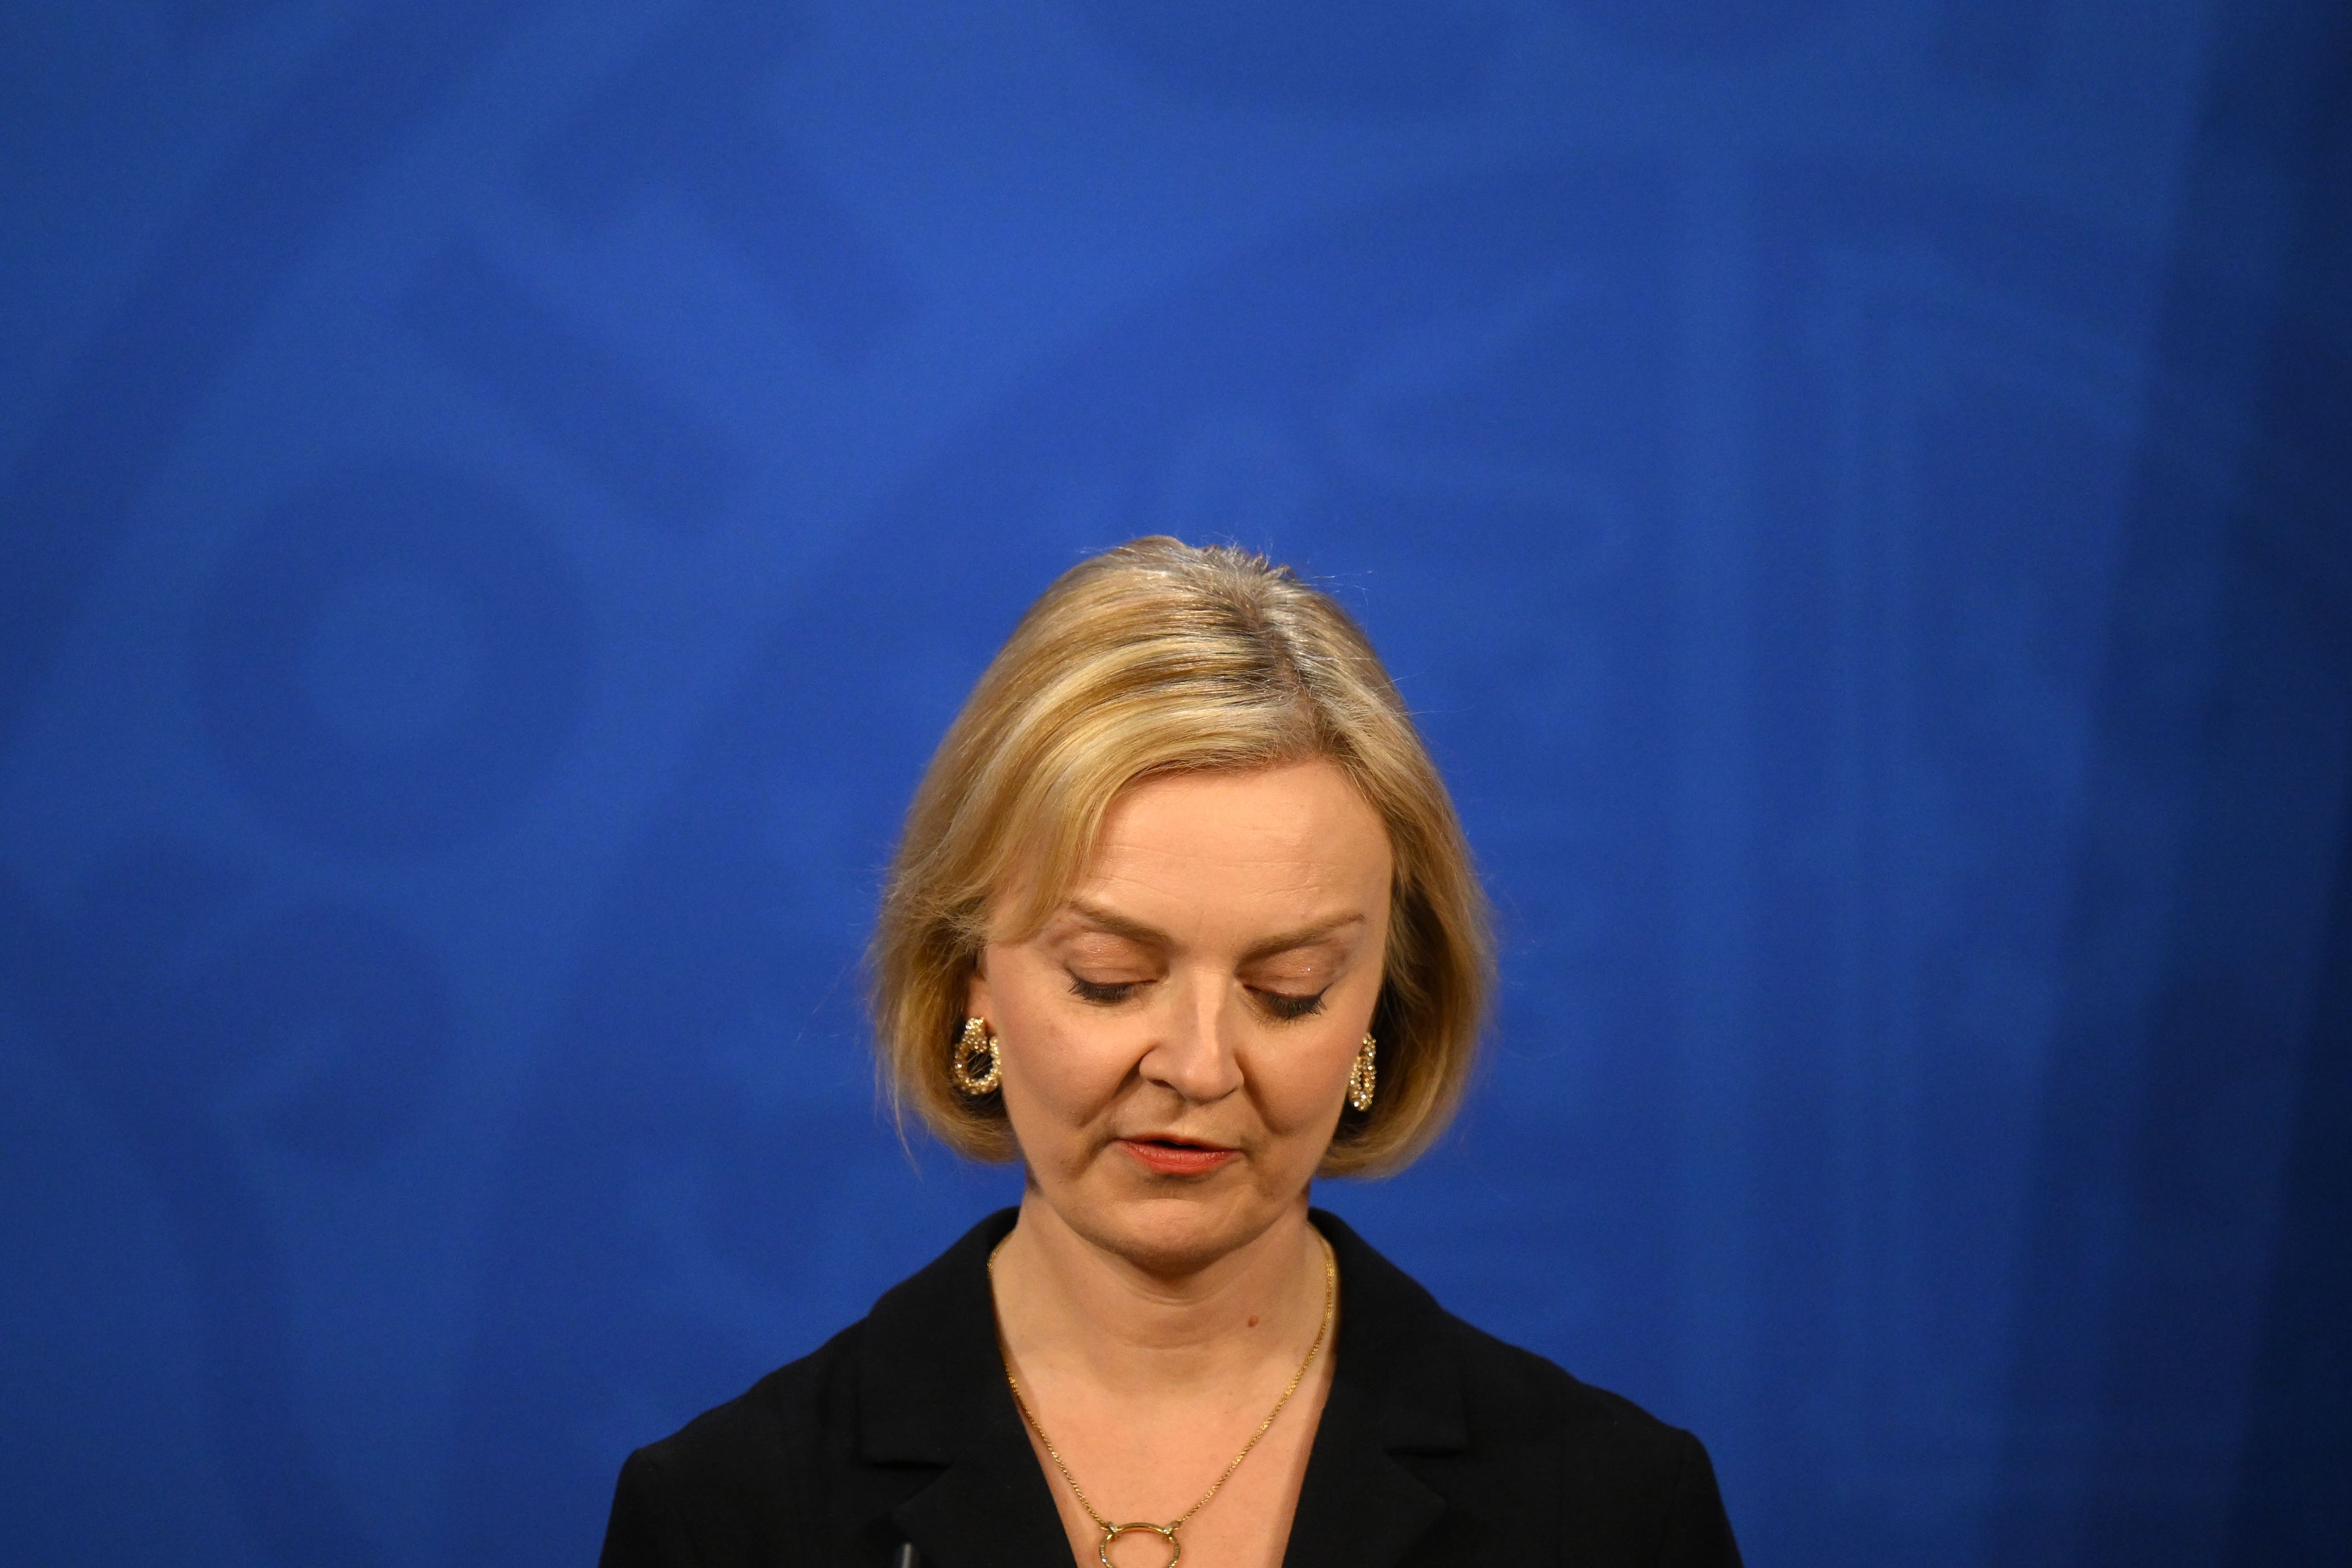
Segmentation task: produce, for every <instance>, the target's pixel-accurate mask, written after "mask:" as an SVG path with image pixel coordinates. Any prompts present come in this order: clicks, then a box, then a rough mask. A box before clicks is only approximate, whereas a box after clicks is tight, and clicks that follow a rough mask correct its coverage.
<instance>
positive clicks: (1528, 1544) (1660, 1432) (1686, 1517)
mask: <svg viewBox="0 0 2352 1568" xmlns="http://www.w3.org/2000/svg"><path fill="white" fill-rule="evenodd" d="M1325 1218H1326V1216H1323V1215H1318V1224H1323V1223H1324V1221H1325ZM1324 1227H1325V1229H1326V1231H1327V1234H1330V1235H1331V1237H1332V1239H1333V1242H1334V1245H1335V1247H1338V1248H1339V1251H1340V1253H1341V1256H1342V1259H1343V1262H1344V1263H1346V1264H1347V1265H1348V1266H1349V1268H1351V1269H1352V1279H1353V1280H1354V1282H1355V1284H1356V1286H1357V1287H1358V1288H1357V1289H1356V1290H1355V1291H1354V1292H1353V1296H1354V1299H1355V1300H1356V1301H1357V1302H1358V1303H1359V1307H1360V1313H1361V1314H1362V1317H1364V1318H1369V1319H1370V1320H1371V1321H1361V1318H1360V1322H1359V1327H1360V1330H1361V1332H1360V1334H1359V1335H1358V1336H1357V1337H1356V1339H1355V1341H1354V1343H1353V1345H1352V1346H1349V1343H1348V1342H1347V1341H1346V1340H1344V1339H1343V1342H1342V1343H1343V1346H1345V1347H1348V1348H1350V1349H1352V1350H1353V1351H1354V1352H1356V1353H1357V1354H1358V1355H1359V1356H1360V1358H1361V1362H1369V1363H1374V1364H1371V1365H1365V1364H1361V1363H1360V1364H1359V1366H1358V1368H1357V1369H1356V1373H1355V1375H1356V1376H1357V1377H1358V1378H1360V1379H1362V1380H1364V1383H1365V1384H1366V1385H1367V1388H1368V1392H1370V1393H1371V1394H1372V1395H1373V1398H1372V1400H1371V1402H1370V1403H1371V1405H1373V1406H1374V1407H1376V1408H1378V1409H1379V1410H1380V1412H1381V1426H1383V1427H1384V1428H1385V1429H1386V1432H1387V1434H1388V1435H1389V1436H1390V1443H1389V1446H1390V1447H1391V1451H1392V1452H1395V1453H1396V1454H1397V1455H1398V1457H1399V1458H1401V1459H1403V1460H1404V1461H1405V1462H1406V1464H1407V1468H1409V1469H1411V1470H1412V1471H1413V1472H1414V1473H1415V1474H1416V1475H1417V1476H1419V1477H1420V1478H1421V1479H1423V1480H1424V1481H1425V1482H1426V1483H1427V1484H1429V1485H1430V1486H1431V1487H1432V1488H1433V1489H1435V1490H1437V1491H1438V1492H1440V1493H1441V1494H1442V1495H1444V1496H1445V1498H1446V1499H1447V1500H1448V1502H1449V1504H1450V1505H1451V1510H1452V1512H1453V1514H1454V1518H1455V1520H1456V1521H1458V1522H1460V1523H1461V1524H1464V1525H1467V1524H1468V1522H1469V1521H1477V1525H1476V1529H1477V1530H1478V1531H1480V1532H1482V1534H1483V1535H1484V1538H1485V1539H1486V1542H1487V1545H1488V1546H1489V1547H1498V1546H1499V1545H1500V1544H1501V1543H1502V1542H1506V1541H1507V1542H1510V1543H1511V1545H1510V1551H1511V1552H1517V1553H1520V1554H1526V1553H1534V1555H1533V1556H1530V1557H1529V1558H1528V1560H1530V1561H1541V1560H1547V1558H1546V1553H1548V1552H1549V1551H1551V1550H1552V1549H1553V1548H1554V1547H1556V1545H1557V1543H1558V1542H1561V1541H1573V1542H1576V1543H1577V1546H1578V1552H1579V1556H1580V1561H1583V1562H1586V1563H1592V1564H1602V1563H1612V1564H1613V1563H1627V1564H1633V1563H1642V1564H1660V1565H1664V1568H1685V1565H1686V1568H1701V1565H1705V1568H1721V1565H1726V1564H1736V1563H1738V1561H1739V1557H1738V1548H1737V1547H1736V1545H1734V1543H1733V1539H1732V1534H1731V1528H1730V1525H1729V1524H1728V1522H1727V1521H1726V1519H1725V1516H1724V1511H1723V1504H1722V1500H1721V1497H1720V1494H1719V1492H1718V1490H1717V1485H1716V1479H1715V1471H1714V1467H1713V1466H1712V1464H1710V1462H1709V1461H1708V1458H1707V1455H1706V1448H1705V1447H1703V1446H1702V1445H1701V1444H1700V1442H1699V1441H1698V1439H1697V1438H1696V1437H1695V1436H1692V1435H1691V1434H1690V1433H1688V1432H1685V1431H1683V1430H1682V1429H1681V1428H1679V1427H1676V1426H1671V1425H1669V1424H1668V1423H1666V1422H1664V1421H1661V1420H1659V1419H1658V1418H1657V1417H1656V1416H1654V1415H1651V1414H1650V1413H1649V1412H1648V1411H1646V1410H1644V1409H1643V1408H1642V1407H1641V1406H1640V1405H1636V1404H1634V1403H1633V1401H1632V1400H1630V1399H1627V1398H1625V1397H1624V1396H1623V1395H1622V1394H1612V1393H1611V1392H1609V1391H1608V1390H1607V1389H1604V1388H1598V1387H1595V1386H1594V1385H1592V1384H1589V1383H1586V1382H1584V1381H1583V1380H1581V1379H1580V1378H1578V1377H1576V1376H1574V1375H1573V1374H1571V1373H1569V1372H1568V1371H1566V1370H1565V1369H1564V1368H1562V1367H1560V1366H1559V1365H1558V1364H1557V1363H1553V1362H1552V1361H1550V1360H1549V1359H1547V1358H1546V1357H1544V1356H1541V1355H1538V1354H1537V1353H1535V1352H1532V1351H1528V1350H1524V1349H1521V1348H1520V1347H1519V1346H1517V1345H1514V1344H1510V1343H1508V1342H1505V1341H1503V1340H1501V1339H1498V1338H1496V1336H1495V1335H1493V1334H1490V1333H1488V1332H1486V1331H1484V1330H1482V1329H1479V1328H1476V1327H1475V1326H1473V1325H1472V1324H1470V1323H1468V1322H1465V1321H1463V1320H1462V1319H1461V1318H1459V1317H1456V1316H1455V1315H1454V1314H1453V1313H1452V1312H1449V1311H1447V1310H1445V1309H1444V1307H1442V1306H1440V1305H1439V1304H1438V1303H1437V1301H1436V1300H1434V1299H1433V1297H1432V1296H1431V1295H1430V1294H1429V1293H1428V1291H1427V1290H1425V1289H1423V1288H1422V1286H1421V1285H1420V1284H1419V1283H1417V1282H1416V1281H1414V1280H1413V1279H1411V1277H1409V1276H1408V1275H1406V1274H1405V1273H1404V1272H1403V1271H1402V1270H1401V1269H1399V1268H1397V1267H1396V1266H1395V1265H1394V1264H1392V1263H1390V1262H1389V1261H1388V1260H1387V1259H1386V1258H1382V1257H1381V1256H1380V1254H1379V1253H1377V1252H1375V1251H1374V1250H1372V1248H1371V1247H1369V1246H1368V1245H1367V1244H1365V1243H1364V1242H1363V1240H1362V1239H1361V1238H1360V1237H1357V1236H1355V1235H1354V1233H1353V1232H1352V1231H1349V1230H1348V1229H1347V1228H1346V1227H1345V1226H1339V1225H1325V1226H1324ZM1344 1326H1345V1325H1344V1320H1343V1330H1344ZM1342 1375H1346V1374H1345V1373H1342ZM1481 1554H1482V1555H1494V1554H1496V1553H1495V1552H1491V1551H1489V1552H1483V1553H1481Z"/></svg>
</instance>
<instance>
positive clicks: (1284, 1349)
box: [995, 1188, 1324, 1394]
mask: <svg viewBox="0 0 2352 1568" xmlns="http://www.w3.org/2000/svg"><path fill="white" fill-rule="evenodd" d="M995 1289H996V1311H997V1321H998V1323H999V1325H1000V1328H1001V1330H1002V1331H1003V1335H1004V1339H1005V1343H1006V1345H1007V1347H1008V1348H1009V1349H1010V1350H1011V1351H1012V1352H1013V1356H1014V1358H1015V1360H1016V1361H1018V1362H1020V1363H1023V1364H1024V1365H1025V1366H1029V1367H1032V1368H1034V1369H1036V1370H1037V1371H1038V1372H1041V1373H1043V1372H1048V1371H1050V1370H1060V1371H1063V1372H1066V1373H1077V1374H1081V1375H1084V1376H1086V1377H1087V1378H1088V1379H1089V1380H1090V1381H1094V1382H1096V1383H1097V1384H1099V1385H1101V1386H1104V1387H1107V1388H1117V1389H1121V1390H1124V1391H1129V1392H1132V1393H1137V1394H1148V1393H1152V1392H1159V1391H1164V1390H1170V1389H1172V1388H1179V1387H1191V1388H1198V1387H1201V1386H1202V1385H1203V1384H1215V1383H1217V1382H1220V1381H1222V1380H1223V1379H1224V1378H1226V1377H1228V1376H1231V1375H1235V1374H1240V1373H1244V1372H1246V1371H1247V1370H1248V1369H1250V1368H1253V1367H1255V1366H1256V1365H1258V1364H1259V1363H1265V1362H1289V1363H1296V1362H1297V1359H1298V1357H1299V1356H1300V1354H1301V1353H1302V1352H1303V1351H1304V1348H1305V1346H1306V1345H1307V1342H1309V1341H1310V1340H1312V1338H1313V1337H1314V1334H1315V1331H1316V1329H1317V1327H1318V1325H1319V1324H1320V1322H1321V1321H1322V1317H1323V1306H1324V1250H1323V1243H1322V1241H1321V1239H1320V1238H1319V1237H1317V1236H1316V1234H1315V1231H1314V1227H1313V1226H1310V1225H1309V1224H1308V1223H1307V1194H1305V1193H1301V1194H1299V1195H1298V1201H1297V1204H1296V1205H1293V1206H1291V1207H1290V1208H1287V1209H1286V1210H1284V1211H1283V1213H1282V1214H1281V1215H1279V1216H1278V1217H1277V1218H1276V1221H1275V1223H1274V1224H1272V1225H1270V1226H1266V1228H1265V1230H1264V1231H1262V1232H1260V1233H1259V1234H1258V1235H1257V1236H1255V1237H1251V1238H1250V1239H1248V1240H1247V1241H1244V1242H1243V1243H1242V1244H1241V1245H1239V1246H1237V1247H1234V1248H1232V1249H1231V1250H1230V1251H1227V1252H1224V1253H1222V1254H1219V1255H1217V1256H1216V1257H1214V1258H1209V1259H1207V1260H1205V1261H1202V1262H1199V1263H1197V1264H1195V1265H1192V1266H1189V1267H1186V1268H1181V1269H1180V1270H1176V1271H1168V1270H1166V1269H1164V1268H1151V1267H1146V1266H1145V1265H1144V1264H1142V1263H1139V1262H1138V1261H1137V1260H1136V1258H1134V1257H1133V1256H1131V1255H1129V1254H1126V1253H1123V1252H1121V1251H1119V1250H1118V1249H1117V1248H1115V1247H1110V1246H1106V1245H1104V1244H1102V1243H1101V1242H1098V1241H1097V1240H1093V1239H1090V1238H1088V1237H1086V1236H1083V1235H1081V1234H1080V1233H1079V1232H1078V1231H1076V1229H1074V1228H1073V1227H1072V1226H1070V1225H1069V1223H1068V1222H1067V1221H1066V1220H1065V1219H1063V1218H1062V1216H1061V1215H1058V1214H1056V1213H1055V1211H1054V1209H1053V1207H1052V1205H1050V1204H1048V1203H1046V1202H1045V1199H1044V1198H1043V1197H1042V1196H1041V1195H1040V1194H1038V1193H1037V1192H1036V1191H1035V1190H1034V1188H1033V1189H1032V1190H1030V1191H1029V1192H1028V1193H1027V1194H1024V1198H1023V1200H1022V1205H1021V1219H1020V1223H1019V1224H1018V1225H1017V1226H1014V1228H1013V1234H1012V1235H1011V1236H1010V1237H1006V1239H1005V1242H1004V1245H1003V1248H1002V1250H1001V1251H1000V1252H999V1253H998V1255H997V1259H996V1268H995Z"/></svg>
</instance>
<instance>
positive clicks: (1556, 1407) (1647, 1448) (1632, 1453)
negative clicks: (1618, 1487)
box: [1444, 1312, 1697, 1479]
mask: <svg viewBox="0 0 2352 1568" xmlns="http://www.w3.org/2000/svg"><path fill="white" fill-rule="evenodd" d="M1444 1323H1445V1334H1446V1337H1447V1339H1448V1340H1449V1341H1450V1342H1451V1345H1452V1349H1453V1351H1454V1356H1455V1361H1456V1365H1457V1366H1458V1368H1459V1369H1460V1373H1461V1378H1462V1391H1463V1397H1464V1401H1465V1406H1466V1408H1465V1416H1466V1417H1467V1419H1468V1422H1469V1425H1470V1427H1471V1429H1472V1431H1473V1432H1474V1433H1475V1434H1476V1435H1477V1436H1480V1437H1482V1438H1484V1439H1485V1440H1486V1441H1487V1442H1489V1443H1498V1442H1499V1443H1512V1442H1531V1443H1539V1444H1542V1445H1545V1446H1547V1447H1554V1448H1557V1449H1558V1450H1559V1452H1560V1453H1561V1455H1562V1456H1563V1458H1567V1459H1570V1460H1571V1461H1573V1462H1576V1463H1580V1464H1588V1465H1606V1466H1608V1467H1609V1468H1612V1470H1614V1471H1617V1472H1620V1473H1622V1474H1624V1475H1626V1476H1628V1477H1629V1478H1630V1477H1631V1476H1633V1475H1652V1476H1663V1477H1665V1478H1669V1479H1670V1478H1671V1477H1672V1476H1673V1475H1674V1474H1675V1472H1676V1471H1677V1470H1678V1469H1679V1468H1680V1467H1681V1466H1682V1465H1684V1464H1685V1463H1686V1462H1687V1458H1688V1455H1689V1451H1690V1449H1691V1448H1692V1447H1696V1444H1697V1439H1696V1438H1695V1437H1693V1436H1691V1435H1690V1434H1689V1433H1687V1432H1685V1431H1683V1430H1682V1429H1681V1428H1679V1427H1676V1426H1668V1425H1667V1424H1666V1423H1665V1422H1664V1421H1661V1420H1659V1419H1658V1418H1657V1417H1656V1416H1654V1415H1651V1414H1650V1413H1649V1412H1648V1411H1646V1410H1644V1409H1643V1408H1642V1407H1641V1406H1640V1405H1636V1404H1634V1403H1633V1401H1632V1400H1630V1399H1628V1398H1626V1397H1625V1396H1624V1395H1622V1394H1612V1393H1611V1392H1610V1391H1609V1390H1607V1389H1605V1388H1596V1387H1594V1386H1593V1385H1592V1384H1589V1383H1586V1382H1584V1381H1583V1380H1582V1379H1580V1378H1579V1377H1577V1376H1575V1375H1574V1374H1573V1373H1570V1372H1568V1371H1567V1370H1566V1369H1565V1368H1563V1367H1561V1366H1560V1365H1559V1363H1555V1362H1552V1361H1550V1360H1549V1359H1547V1358H1546V1357H1543V1356H1540V1355H1538V1354H1537V1353H1536V1352H1533V1351H1529V1350H1522V1349H1521V1348H1520V1347H1518V1346H1517V1345H1515V1344H1510V1343H1507V1342H1505V1341H1502V1340H1499V1339H1496V1337H1495V1336H1494V1335H1493V1334H1490V1333H1488V1332H1486V1331H1485V1330H1483V1329H1479V1328H1476V1327H1475V1326H1473V1325H1471V1324H1469V1323H1466V1322H1465V1321H1462V1320H1461V1319H1460V1318H1457V1317H1455V1316H1454V1315H1453V1314H1452V1313H1451V1312H1447V1313H1444Z"/></svg>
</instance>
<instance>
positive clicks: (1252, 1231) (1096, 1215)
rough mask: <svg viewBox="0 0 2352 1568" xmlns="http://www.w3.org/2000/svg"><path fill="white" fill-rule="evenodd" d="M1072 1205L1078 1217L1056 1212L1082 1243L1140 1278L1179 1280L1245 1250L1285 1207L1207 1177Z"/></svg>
mask: <svg viewBox="0 0 2352 1568" xmlns="http://www.w3.org/2000/svg"><path fill="white" fill-rule="evenodd" d="M1122 1185H1124V1184H1122ZM1056 1207H1057V1208H1058V1207H1059V1205H1056ZM1073 1207H1074V1208H1076V1210H1077V1211H1078V1212H1071V1211H1070V1210H1063V1211H1062V1214H1063V1218H1064V1219H1065V1220H1066V1222H1067V1223H1068V1224H1069V1226H1070V1227H1071V1228H1072V1229H1074V1230H1076V1231H1077V1232H1078V1233H1079V1234H1080V1235H1082V1236H1084V1237H1086V1238H1087V1240H1088V1241H1091V1242H1093V1243H1094V1244H1095V1245H1096V1246H1097V1247H1101V1248H1103V1249H1104V1250H1105V1251H1107V1252H1111V1253H1115V1254H1117V1255H1118V1256H1119V1257H1121V1258H1126V1259H1127V1260H1128V1261H1129V1263H1131V1264H1133V1265H1135V1267H1137V1268H1140V1269H1142V1270H1144V1271H1145V1272H1146V1273H1149V1274H1161V1275H1178V1274H1190V1273H1192V1272H1194V1271H1196V1270H1198V1269H1201V1268H1206V1267H1207V1266H1209V1265H1210V1264H1213V1263H1214V1262H1216V1261H1217V1259H1219V1258H1223V1257H1224V1256H1225V1255H1226V1254H1227V1253H1230V1252H1233V1251H1234V1250H1236V1249H1237V1248H1240V1247H1246V1246H1248V1245H1249V1244H1250V1243H1251V1242H1253V1241H1255V1240H1256V1239H1257V1238H1258V1237H1261V1236H1263V1235H1265V1232H1266V1229H1267V1227H1269V1226H1272V1225H1273V1224H1274V1222H1275V1221H1276V1220H1277V1219H1279V1218H1281V1217H1282V1215H1283V1214H1284V1213H1285V1212H1286V1210H1287V1209H1288V1207H1289V1205H1286V1204H1284V1203H1281V1202H1278V1201H1276V1200H1273V1199H1269V1198H1267V1197H1266V1196H1265V1194H1262V1193H1259V1192H1257V1191H1255V1190H1254V1189H1250V1188H1247V1187H1245V1186H1244V1185H1243V1184H1238V1183H1227V1182H1220V1181H1216V1180H1210V1181H1207V1182H1199V1183H1168V1184H1158V1183H1155V1184H1152V1185H1151V1186H1150V1187H1148V1188H1144V1189H1142V1190H1129V1191H1127V1192H1122V1193H1118V1194H1093V1193H1090V1194H1083V1195H1082V1196H1081V1197H1080V1201H1079V1203H1078V1204H1076V1205H1073Z"/></svg>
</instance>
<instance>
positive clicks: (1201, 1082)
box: [1138, 980, 1242, 1105]
mask: <svg viewBox="0 0 2352 1568" xmlns="http://www.w3.org/2000/svg"><path fill="white" fill-rule="evenodd" d="M1169 994H1170V1000H1171V1008H1170V1012H1169V1016H1168V1017H1167V1019H1166V1020H1165V1022H1164V1024H1163V1026H1161V1027H1160V1030H1159V1031H1158V1037H1157V1038H1156V1039H1155V1040H1154V1041H1153V1043H1152V1046H1151V1048H1150V1050H1148V1051H1146V1052H1145V1053H1144V1055H1143V1060H1142V1061H1141V1062H1140V1063H1139V1064H1138V1067H1139V1069H1140V1070H1141V1072H1142V1074H1143V1076H1144V1077H1145V1078H1146V1079H1150V1080H1151V1081H1152V1082H1154V1083H1160V1084H1165V1085H1166V1086H1167V1087H1168V1088H1170V1089H1173V1090H1175V1091H1176V1093H1177V1094H1178V1095H1180V1096H1181V1097H1182V1098H1183V1099H1185V1100H1189V1101H1191V1102H1192V1103H1193V1104H1195V1105H1206V1104H1208V1103H1210V1102H1211V1101H1213V1100H1223V1098H1224V1097H1225V1096H1227V1095H1229V1094H1231V1093H1233V1092H1234V1090H1235V1089H1239V1088H1240V1087H1241V1086H1242V1068H1241V1058H1240V1056H1239V1053H1238V1052H1237V1050H1236V1048H1235V1047H1236V1043H1237V1040H1236V1030H1235V1025H1236V1023H1237V1022H1238V1020H1237V1019H1235V1017H1234V1014H1233V1009H1232V1006H1231V1005H1230V1003H1231V999H1230V997H1229V996H1228V995H1227V994H1226V987H1225V986H1223V985H1221V984H1216V983H1215V982H1213V981H1210V980H1195V981H1188V982H1186V983H1184V984H1179V985H1173V986H1171V987H1170V988H1169Z"/></svg>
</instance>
